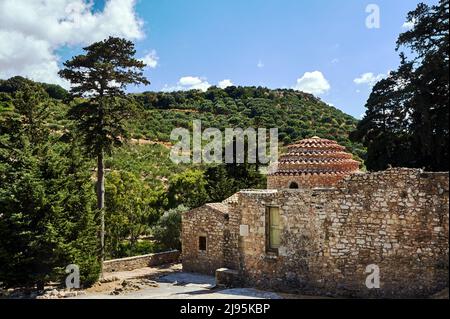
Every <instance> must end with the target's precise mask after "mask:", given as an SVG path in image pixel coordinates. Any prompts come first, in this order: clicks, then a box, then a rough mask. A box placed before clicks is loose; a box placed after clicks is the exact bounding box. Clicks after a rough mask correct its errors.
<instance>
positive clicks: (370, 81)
mask: <svg viewBox="0 0 450 319" xmlns="http://www.w3.org/2000/svg"><path fill="white" fill-rule="evenodd" d="M385 76H386V75H385V74H378V75H375V74H373V73H372V72H367V73H364V74H361V76H360V77H358V78H356V79H354V80H353V82H354V83H355V84H358V85H359V84H367V85H369V86H371V87H372V86H374V85H375V84H376V83H377V82H378V81H380V80H381V79H383V78H384V77H385Z"/></svg>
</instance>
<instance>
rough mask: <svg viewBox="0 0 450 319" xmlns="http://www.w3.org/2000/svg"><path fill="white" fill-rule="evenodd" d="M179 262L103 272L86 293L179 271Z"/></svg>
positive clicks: (110, 289)
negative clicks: (124, 282)
mask: <svg viewBox="0 0 450 319" xmlns="http://www.w3.org/2000/svg"><path fill="white" fill-rule="evenodd" d="M181 269H182V266H181V264H169V265H162V266H159V267H146V268H140V269H135V270H131V271H118V272H109V273H104V274H103V278H102V279H100V281H99V282H97V283H95V284H94V285H93V286H92V287H91V288H88V289H86V292H87V293H111V292H113V291H115V290H117V289H120V288H121V287H122V283H123V281H124V280H125V281H136V282H139V279H143V278H144V279H148V280H153V279H156V278H158V277H160V276H164V275H168V274H170V273H174V272H180V271H181Z"/></svg>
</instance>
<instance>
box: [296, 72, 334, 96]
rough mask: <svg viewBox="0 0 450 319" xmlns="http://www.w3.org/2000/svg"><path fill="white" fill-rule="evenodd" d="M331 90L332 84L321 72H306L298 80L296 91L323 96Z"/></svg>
mask: <svg viewBox="0 0 450 319" xmlns="http://www.w3.org/2000/svg"><path fill="white" fill-rule="evenodd" d="M330 89H331V86H330V83H329V82H328V80H327V79H326V78H325V77H324V76H323V74H322V72H320V71H313V72H305V74H303V76H302V77H301V78H299V79H297V84H296V85H295V86H294V90H298V91H303V92H306V93H311V94H323V93H325V92H327V91H329V90H330Z"/></svg>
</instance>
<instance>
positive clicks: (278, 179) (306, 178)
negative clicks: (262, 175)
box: [267, 173, 348, 189]
mask: <svg viewBox="0 0 450 319" xmlns="http://www.w3.org/2000/svg"><path fill="white" fill-rule="evenodd" d="M347 175H348V174H338V173H329V174H325V173H321V174H301V175H269V176H267V188H268V189H287V188H289V185H290V184H291V183H292V182H295V183H297V185H298V186H299V187H300V188H311V187H330V186H335V185H336V184H337V183H338V182H340V181H341V180H343V179H344V178H345V177H346V176H347Z"/></svg>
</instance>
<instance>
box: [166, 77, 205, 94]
mask: <svg viewBox="0 0 450 319" xmlns="http://www.w3.org/2000/svg"><path fill="white" fill-rule="evenodd" d="M210 87H211V84H209V83H208V81H207V80H206V79H203V78H199V77H196V76H184V77H182V78H180V79H179V80H178V83H177V85H175V86H168V85H167V84H166V85H165V86H164V88H163V89H162V90H163V91H165V92H171V91H189V90H200V91H203V92H205V91H206V90H208V88H210Z"/></svg>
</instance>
